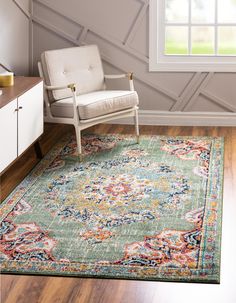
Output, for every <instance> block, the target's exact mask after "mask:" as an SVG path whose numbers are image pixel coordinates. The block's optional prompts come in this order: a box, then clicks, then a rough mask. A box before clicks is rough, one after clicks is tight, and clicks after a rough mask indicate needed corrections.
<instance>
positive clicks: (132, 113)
mask: <svg viewBox="0 0 236 303" xmlns="http://www.w3.org/2000/svg"><path fill="white" fill-rule="evenodd" d="M38 69H39V75H40V77H42V78H43V79H44V104H45V111H46V113H45V116H44V121H45V122H48V123H62V124H71V125H73V126H74V128H75V134H76V142H77V152H78V156H79V158H80V160H81V161H82V158H83V156H82V146H81V131H82V130H84V129H86V128H89V127H91V126H93V125H96V124H99V123H103V122H107V121H110V120H113V119H120V118H125V117H133V118H134V125H135V133H136V136H137V143H139V124H138V106H134V107H132V108H129V109H125V110H121V111H118V112H114V113H110V114H106V115H103V116H99V117H95V118H91V119H87V120H81V119H80V118H79V114H78V109H77V104H78V102H77V100H79V95H78V94H77V93H76V90H77V88H76V85H75V84H74V83H70V84H68V85H63V86H48V85H46V84H45V77H44V74H43V69H42V64H41V62H38ZM104 77H105V79H122V78H128V80H129V87H130V91H134V83H133V73H127V74H120V75H104ZM66 88H68V89H70V90H71V96H72V98H73V118H63V117H56V116H53V115H52V113H51V103H50V101H49V97H48V91H54V90H60V89H66Z"/></svg>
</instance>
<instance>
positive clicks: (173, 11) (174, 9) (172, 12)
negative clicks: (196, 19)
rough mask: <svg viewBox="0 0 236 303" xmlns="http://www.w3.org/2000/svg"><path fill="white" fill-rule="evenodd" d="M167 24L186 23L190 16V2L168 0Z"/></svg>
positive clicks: (166, 2) (166, 3) (185, 0)
mask: <svg viewBox="0 0 236 303" xmlns="http://www.w3.org/2000/svg"><path fill="white" fill-rule="evenodd" d="M165 5H166V16H165V19H166V22H175V23H186V22H188V16H189V1H188V0H166V1H165Z"/></svg>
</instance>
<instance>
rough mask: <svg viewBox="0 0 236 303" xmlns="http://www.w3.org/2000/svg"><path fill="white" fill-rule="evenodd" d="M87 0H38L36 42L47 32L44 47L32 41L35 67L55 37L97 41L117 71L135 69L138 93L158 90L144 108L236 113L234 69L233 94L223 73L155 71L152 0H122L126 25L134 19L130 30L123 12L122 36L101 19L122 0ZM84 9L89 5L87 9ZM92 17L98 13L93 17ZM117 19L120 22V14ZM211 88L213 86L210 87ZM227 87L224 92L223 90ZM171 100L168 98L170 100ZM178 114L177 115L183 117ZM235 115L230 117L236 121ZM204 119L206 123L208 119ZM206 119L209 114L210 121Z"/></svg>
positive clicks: (145, 98) (34, 14) (72, 43)
mask: <svg viewBox="0 0 236 303" xmlns="http://www.w3.org/2000/svg"><path fill="white" fill-rule="evenodd" d="M87 1H88V2H87ZM87 1H86V4H85V3H84V1H83V0H67V1H63V0H57V1H50V0H34V1H32V3H33V11H32V14H31V16H30V17H31V20H32V33H33V32H35V33H36V36H35V34H34V37H33V39H34V40H33V41H37V40H38V38H39V37H38V36H37V35H39V33H40V35H41V36H40V42H41V45H39V44H37V43H32V69H33V63H34V64H35V62H36V61H37V60H38V59H39V54H40V53H41V52H43V51H44V50H46V49H50V48H53V47H54V45H53V44H51V42H50V40H52V39H50V38H51V37H52V36H53V37H54V39H55V41H56V42H55V47H56V48H58V45H59V47H60V45H63V44H64V43H61V44H60V41H62V40H64V41H65V44H67V45H68V46H76V45H78V46H79V45H84V44H91V43H94V44H97V45H98V46H99V49H100V51H101V56H102V59H103V61H104V62H105V63H107V64H108V65H109V66H110V68H112V69H113V71H114V72H120V71H127V69H128V70H132V71H133V72H134V75H135V80H136V81H135V84H136V89H137V90H138V92H142V91H146V92H148V91H150V93H151V92H152V93H151V95H150V94H149V93H146V95H145V94H142V93H141V94H140V95H142V99H141V100H140V108H141V110H142V109H143V110H144V109H145V108H149V109H151V110H153V112H155V117H156V113H157V112H158V110H159V109H161V108H166V110H167V112H168V113H176V112H182V113H184V115H183V118H184V119H187V117H188V115H187V114H185V113H191V112H193V113H194V112H196V111H199V112H212V110H214V111H216V114H215V115H216V116H217V118H219V115H218V114H217V113H218V112H222V113H236V99H234V95H236V86H235V85H234V83H235V80H236V78H235V74H234V73H232V74H231V75H226V74H225V77H227V81H228V83H229V85H230V83H231V82H232V86H231V87H232V90H233V91H234V92H235V93H232V92H231V93H228V91H227V90H224V89H223V87H224V83H223V82H222V81H218V80H217V79H218V78H219V77H218V78H217V77H216V75H217V74H218V73H214V72H191V73H172V72H168V73H153V72H149V71H148V61H149V58H148V52H147V50H148V22H149V0H125V1H124V0H122V1H120V2H119V3H120V6H121V7H120V6H119V11H120V10H121V9H122V8H123V12H124V15H123V20H124V23H125V22H126V23H127V22H128V21H127V14H128V17H129V18H130V21H129V26H127V28H124V27H123V25H122V16H121V21H120V24H119V26H120V30H121V32H120V33H119V35H118V34H117V33H118V29H117V27H116V28H114V24H112V23H111V24H110V26H108V28H106V29H104V27H103V25H102V24H101V22H100V21H101V19H102V18H104V20H105V18H106V15H105V14H106V4H108V3H109V5H112V1H114V4H116V6H117V5H118V4H117V2H115V1H116V0H100V1H96V2H94V1H93V2H91V1H92V0H87ZM89 1H90V2H91V3H93V5H91V12H90V11H86V10H85V8H86V9H87V7H89V3H90V2H89ZM108 1H109V2H108ZM101 6H104V7H101ZM122 6H124V7H122ZM81 8H84V9H83V10H82V9H81ZM130 8H135V9H133V11H132V10H129V9H130ZM80 10H82V11H83V15H80ZM75 11H76V12H77V13H76V14H74V12H75ZM96 12H98V13H100V14H104V16H103V15H99V17H98V18H96ZM112 13H113V14H115V13H116V12H109V14H112ZM84 14H85V15H84ZM86 14H87V15H86ZM90 15H91V16H93V19H92V20H91V18H90ZM94 16H95V17H94ZM115 17H116V19H115V20H116V22H117V16H114V18H115ZM109 18H111V16H109ZM106 22H107V19H106ZM127 24H128V23H127ZM116 26H117V25H116ZM37 29H40V30H37ZM125 30H126V31H125ZM121 33H122V34H121ZM61 39H62V40H61ZM36 45H37V46H36ZM34 72H36V71H34ZM222 74H223V73H222ZM222 79H224V77H223V78H222ZM208 86H209V87H210V88H211V89H210V90H209V89H208ZM221 86H222V93H221V91H219V90H220V88H221ZM150 96H151V97H150ZM161 96H163V97H161ZM167 99H168V102H166V101H165V100H167ZM163 102H165V103H163ZM146 114H147V113H146V112H145V114H143V115H144V116H145V115H146ZM171 115H172V114H171ZM172 117H173V118H176V119H177V116H172ZM178 117H180V116H178ZM194 117H195V118H194V119H195V120H196V119H197V118H199V119H200V117H199V116H196V115H195V113H194ZM204 117H205V116H204ZM222 119H223V117H221V121H223V120H222ZM232 119H233V118H232ZM232 119H231V120H230V121H233V120H232ZM144 120H145V119H144ZM154 120H155V119H154V118H153V121H154ZM178 120H180V119H178ZM200 120H201V121H203V120H202V119H200ZM200 120H199V121H200ZM206 120H207V119H206V118H204V121H206ZM162 121H163V115H162ZM211 121H212V120H211ZM215 122H216V121H215ZM222 123H223V122H222ZM224 123H226V122H224Z"/></svg>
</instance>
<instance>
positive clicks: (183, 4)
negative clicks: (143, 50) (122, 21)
mask: <svg viewBox="0 0 236 303" xmlns="http://www.w3.org/2000/svg"><path fill="white" fill-rule="evenodd" d="M150 70H151V71H220V72H224V71H225V72H236V0H150Z"/></svg>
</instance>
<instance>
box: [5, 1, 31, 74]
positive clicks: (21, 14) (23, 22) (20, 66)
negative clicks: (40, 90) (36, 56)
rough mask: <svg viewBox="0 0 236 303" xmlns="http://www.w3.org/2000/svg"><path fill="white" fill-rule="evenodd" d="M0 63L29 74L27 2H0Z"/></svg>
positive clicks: (18, 72)
mask: <svg viewBox="0 0 236 303" xmlns="http://www.w3.org/2000/svg"><path fill="white" fill-rule="evenodd" d="M0 63H3V64H4V65H6V66H7V67H9V68H10V69H11V70H13V71H14V72H15V73H16V74H17V75H27V74H28V73H29V0H18V1H12V0H0Z"/></svg>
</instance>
